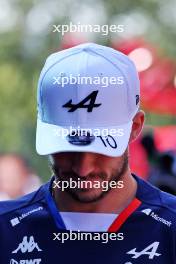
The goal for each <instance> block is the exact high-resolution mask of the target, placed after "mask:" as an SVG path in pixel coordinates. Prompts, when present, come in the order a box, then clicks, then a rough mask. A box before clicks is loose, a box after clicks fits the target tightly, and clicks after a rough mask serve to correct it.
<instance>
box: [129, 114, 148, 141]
mask: <svg viewBox="0 0 176 264" xmlns="http://www.w3.org/2000/svg"><path fill="white" fill-rule="evenodd" d="M144 120H145V113H144V111H142V110H139V111H138V112H137V113H136V115H135V116H134V118H133V125H132V129H131V135H130V140H129V143H131V142H132V141H134V140H136V138H137V137H138V136H139V135H140V133H141V131H142V128H143V125H144Z"/></svg>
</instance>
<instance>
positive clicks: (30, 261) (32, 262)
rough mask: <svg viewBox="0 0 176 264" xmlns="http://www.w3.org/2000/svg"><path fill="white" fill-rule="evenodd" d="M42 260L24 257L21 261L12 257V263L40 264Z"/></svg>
mask: <svg viewBox="0 0 176 264" xmlns="http://www.w3.org/2000/svg"><path fill="white" fill-rule="evenodd" d="M41 261H42V260H41V259H23V260H19V261H16V260H14V259H11V260H10V264H39V263H40V262H41Z"/></svg>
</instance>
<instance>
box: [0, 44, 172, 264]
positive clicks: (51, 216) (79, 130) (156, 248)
mask: <svg viewBox="0 0 176 264" xmlns="http://www.w3.org/2000/svg"><path fill="white" fill-rule="evenodd" d="M143 123H144V113H143V112H142V111H141V110H139V80H138V75H137V72H136V69H135V66H134V64H133V63H132V61H131V60H130V59H129V58H128V57H127V56H125V55H124V54H122V53H120V52H118V51H115V50H113V49H111V48H108V47H104V46H100V45H96V44H93V43H87V44H82V45H79V46H76V47H74V48H71V49H67V50H64V51H61V52H58V53H55V54H52V55H51V56H50V57H49V58H48V59H47V61H46V63H45V66H44V68H43V70H42V72H41V75H40V79H39V84H38V119H37V137H36V148H37V152H38V153H39V154H41V155H49V162H50V166H51V169H52V171H53V174H54V176H53V177H52V179H51V180H50V181H49V182H48V183H47V184H45V185H43V186H42V187H41V188H40V189H39V190H38V191H36V192H33V193H31V194H29V195H27V196H24V197H22V198H20V199H18V200H16V201H11V202H8V201H7V202H3V203H1V205H0V208H1V213H0V234H1V236H0V248H1V251H0V263H2V264H5V263H11V264H12V263H14V264H16V263H21V264H22V263H70V262H73V263H74V262H75V263H82V262H84V261H87V263H90V261H91V262H92V263H123V264H125V263H126V264H131V263H153V264H155V263H160V264H166V263H170V264H171V263H175V261H176V255H175V253H176V251H175V242H176V241H175V231H176V227H175V225H176V224H175V216H176V199H175V197H174V196H171V195H169V194H167V193H164V192H161V191H160V190H159V189H157V188H155V187H153V186H151V185H149V184H148V183H146V182H144V181H143V180H141V179H140V178H138V177H137V176H135V175H134V174H131V172H130V168H129V165H128V155H129V153H128V145H129V144H130V143H131V142H132V141H133V140H135V139H136V138H137V137H138V135H139V134H140V132H141V130H142V127H143ZM66 132H67V133H66ZM136 158H137V157H136Z"/></svg>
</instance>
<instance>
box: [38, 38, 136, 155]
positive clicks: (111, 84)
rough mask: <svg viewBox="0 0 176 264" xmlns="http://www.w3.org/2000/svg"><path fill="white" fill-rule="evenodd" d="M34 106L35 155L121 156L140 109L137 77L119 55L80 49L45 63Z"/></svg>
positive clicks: (90, 46)
mask: <svg viewBox="0 0 176 264" xmlns="http://www.w3.org/2000/svg"><path fill="white" fill-rule="evenodd" d="M86 78H87V81H86ZM105 80H106V81H105ZM105 82H106V84H105ZM37 101H38V117H37V133H36V150H37V152H38V154H40V155H48V154H53V153H59V152H93V153H100V154H103V155H107V156H112V157H117V156H121V155H122V154H123V153H124V152H125V150H126V148H127V146H128V142H129V138H130V133H131V128H132V123H133V121H132V119H133V117H134V116H135V114H136V113H137V111H138V109H139V78H138V73H137V70H136V68H135V66H134V64H133V62H132V61H131V60H130V59H129V58H128V57H127V56H126V55H124V54H123V53H121V52H118V51H116V50H114V49H112V48H109V47H105V46H101V45H97V44H94V43H86V44H81V45H78V46H75V47H73V48H70V49H66V50H63V51H60V52H56V53H54V54H51V55H50V56H49V57H48V58H47V60H46V63H45V65H44V67H43V69H42V71H41V74H40V78H39V82H38V97H37ZM85 131H87V132H85Z"/></svg>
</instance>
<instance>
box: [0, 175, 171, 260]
mask: <svg viewBox="0 0 176 264" xmlns="http://www.w3.org/2000/svg"><path fill="white" fill-rule="evenodd" d="M133 177H134V178H135V179H136V181H137V192H136V197H135V198H134V200H133V201H132V202H131V203H130V204H129V205H128V207H127V208H126V209H125V210H124V211H123V212H121V213H120V215H119V216H118V217H117V219H116V220H115V221H114V222H113V224H112V225H111V226H110V227H109V229H108V230H107V232H108V234H111V232H113V233H116V234H123V239H114V240H111V239H110V240H108V242H107V243H102V241H100V240H91V241H90V240H84V241H83V240H78V239H76V240H69V239H68V240H67V241H65V242H64V243H62V242H61V241H60V240H59V239H58V236H59V238H60V236H61V235H62V233H69V232H70V231H69V230H66V229H65V225H64V222H63V220H62V218H61V216H60V214H59V211H58V209H57V207H56V204H55V201H54V200H53V198H52V195H51V188H52V181H53V180H54V178H51V180H50V181H49V182H47V183H46V184H44V185H42V186H41V187H40V188H39V189H38V190H37V191H35V192H33V193H30V194H28V195H25V196H23V197H21V198H18V199H16V200H12V201H3V202H0V264H39V263H41V264H60V263H66V264H67V263H92V264H93V263H101V264H104V263H106V264H109V263H117V264H138V263H140V264H148V263H149V264H156V263H158V264H174V263H176V198H175V197H174V196H172V195H170V194H168V193H165V192H162V191H160V190H159V189H157V188H155V187H154V186H152V185H150V184H149V183H147V182H145V181H144V180H142V179H140V178H139V177H137V176H135V175H134V174H133ZM77 233H79V231H77ZM60 234H61V235H60ZM119 237H121V235H120V236H119Z"/></svg>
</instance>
